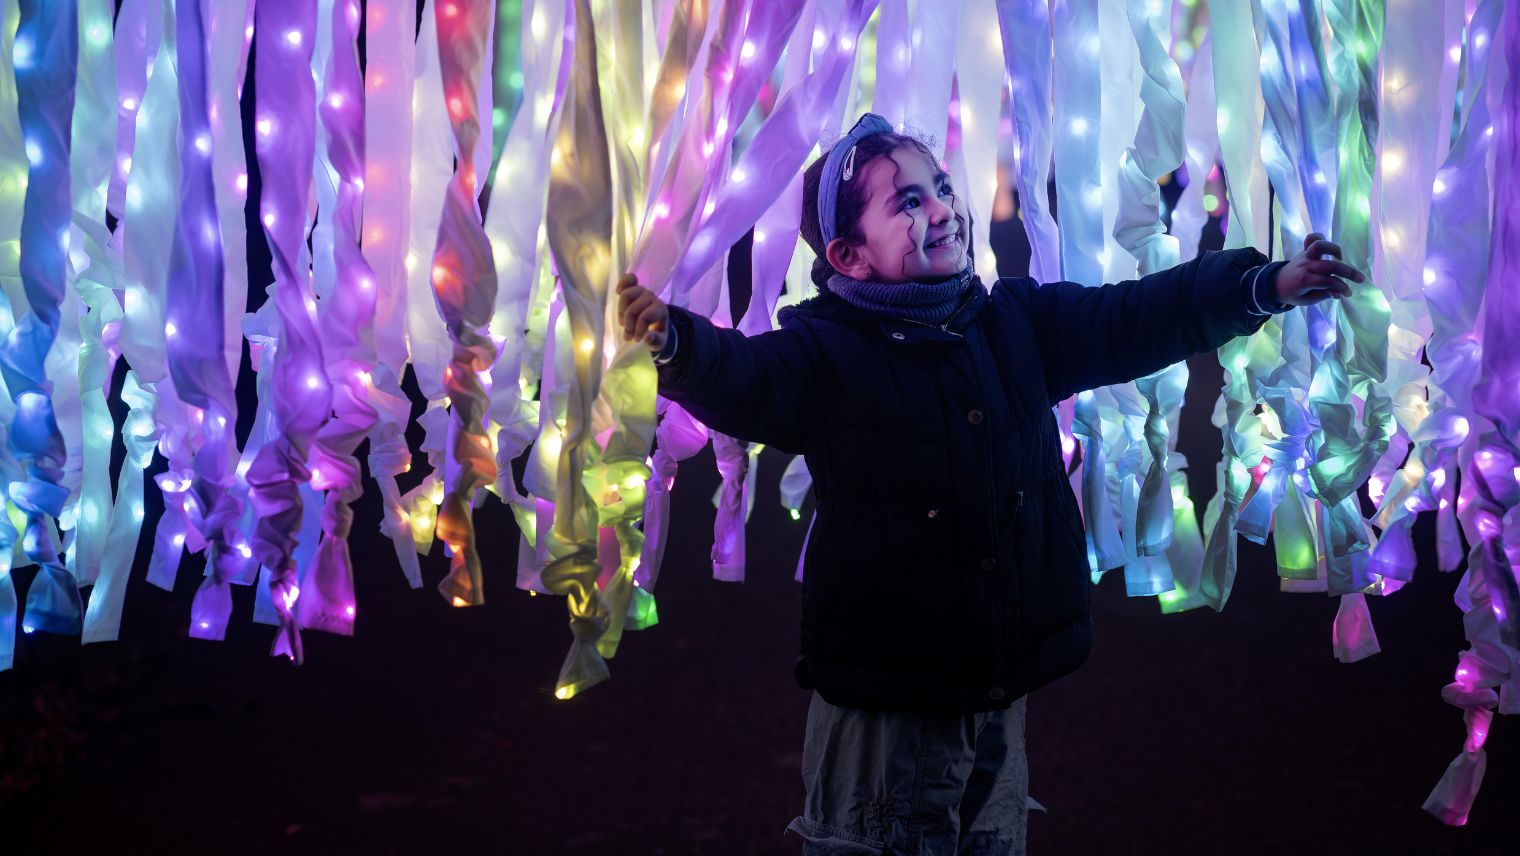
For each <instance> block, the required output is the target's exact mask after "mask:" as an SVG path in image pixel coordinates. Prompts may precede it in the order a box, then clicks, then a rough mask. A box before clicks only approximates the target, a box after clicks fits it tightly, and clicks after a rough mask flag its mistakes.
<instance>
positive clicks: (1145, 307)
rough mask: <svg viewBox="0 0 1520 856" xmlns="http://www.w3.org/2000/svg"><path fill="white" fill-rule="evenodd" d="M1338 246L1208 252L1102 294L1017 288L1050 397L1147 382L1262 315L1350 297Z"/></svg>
mask: <svg viewBox="0 0 1520 856" xmlns="http://www.w3.org/2000/svg"><path fill="white" fill-rule="evenodd" d="M1339 255H1340V248H1339V247H1337V246H1336V245H1334V244H1332V243H1330V242H1329V241H1325V240H1324V239H1323V238H1322V237H1321V236H1319V235H1310V236H1309V238H1308V239H1307V240H1306V241H1305V248H1304V252H1303V253H1302V254H1300V255H1299V256H1297V257H1296V258H1294V259H1293V260H1292V261H1289V262H1276V263H1270V264H1269V263H1268V261H1267V258H1266V256H1264V255H1262V254H1261V253H1260V252H1258V251H1257V250H1255V249H1253V248H1250V247H1245V248H1242V249H1238V250H1225V251H1217V252H1208V253H1204V254H1203V255H1201V256H1199V257H1198V258H1195V259H1193V260H1192V261H1189V262H1186V263H1184V264H1181V265H1178V266H1176V267H1173V268H1170V269H1168V270H1164V271H1158V272H1156V273H1153V274H1150V275H1149V276H1145V277H1142V278H1140V279H1138V280H1130V281H1127V282H1119V283H1114V284H1112V285H1104V286H1102V287H1099V288H1088V287H1086V286H1083V285H1080V284H1077V283H1071V282H1054V283H1048V284H1046V285H1036V284H1035V283H1034V282H1033V280H1027V279H1026V280H1023V281H1022V282H1023V287H1022V289H1020V288H1018V286H1017V285H1016V286H1015V292H1016V293H1017V294H1018V295H1019V296H1021V297H1022V298H1023V299H1024V301H1025V302H1026V305H1027V307H1028V310H1029V313H1030V320H1031V322H1032V326H1033V328H1034V331H1035V335H1036V337H1037V338H1038V340H1039V346H1040V351H1041V353H1042V354H1043V355H1044V358H1045V374H1046V386H1047V389H1048V391H1049V394H1050V396H1051V400H1052V401H1060V400H1062V399H1065V398H1067V397H1068V396H1071V395H1073V394H1075V393H1077V392H1081V391H1082V390H1087V389H1094V388H1096V387H1100V386H1106V385H1109V384H1115V383H1124V382H1126V381H1130V380H1134V379H1135V378H1139V377H1144V376H1146V375H1148V374H1151V373H1152V372H1155V371H1158V370H1160V369H1162V368H1165V367H1166V366H1169V365H1171V364H1173V363H1176V362H1180V361H1182V360H1185V359H1187V358H1188V357H1190V356H1192V355H1193V354H1198V353H1202V352H1204V351H1212V350H1215V349H1217V348H1219V347H1220V346H1221V345H1223V344H1225V343H1226V342H1228V341H1229V340H1231V339H1233V338H1235V337H1236V336H1245V335H1250V334H1251V333H1254V332H1256V330H1257V329H1259V328H1260V327H1261V325H1262V324H1263V323H1265V321H1266V318H1267V316H1268V315H1269V314H1274V313H1277V312H1285V311H1287V310H1288V309H1291V308H1293V307H1294V306H1306V305H1309V304H1312V303H1318V302H1319V301H1321V300H1325V299H1327V298H1331V297H1334V298H1341V297H1345V296H1348V295H1349V294H1350V293H1351V289H1350V286H1348V285H1347V284H1346V283H1345V282H1343V281H1342V279H1341V278H1342V277H1344V278H1346V279H1351V280H1353V281H1356V282H1360V281H1362V280H1363V277H1362V275H1361V274H1360V273H1358V272H1357V271H1356V270H1354V269H1353V268H1351V267H1350V266H1349V265H1346V264H1344V263H1342V262H1340V261H1339V260H1337V259H1333V258H1328V257H1338V256H1339Z"/></svg>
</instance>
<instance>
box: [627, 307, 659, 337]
mask: <svg viewBox="0 0 1520 856" xmlns="http://www.w3.org/2000/svg"><path fill="white" fill-rule="evenodd" d="M664 309H665V307H663V306H654V305H651V306H648V307H645V308H644V309H643V310H642V311H641V312H639V316H638V322H637V323H636V324H634V327H633V332H634V338H636V339H641V340H642V339H644V338H645V335H646V334H647V333H648V332H649V329H650V325H651V324H653V323H654V322H656V321H660V322H663V321H664V319H663V318H662V317H661V314H662V313H663V312H664ZM661 326H662V327H663V326H664V324H663V323H661Z"/></svg>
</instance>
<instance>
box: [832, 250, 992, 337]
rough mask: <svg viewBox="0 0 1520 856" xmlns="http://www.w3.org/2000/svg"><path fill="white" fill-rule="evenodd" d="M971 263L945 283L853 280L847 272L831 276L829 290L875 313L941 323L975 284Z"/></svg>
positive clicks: (948, 317)
mask: <svg viewBox="0 0 1520 856" xmlns="http://www.w3.org/2000/svg"><path fill="white" fill-rule="evenodd" d="M972 276H973V271H972V268H971V265H970V264H967V265H966V269H965V270H963V271H961V272H960V273H959V274H958V275H956V276H953V277H951V278H950V279H947V280H945V281H944V282H936V283H923V282H903V283H894V284H891V285H888V284H887V283H882V282H867V281H861V280H858V279H851V278H850V277H847V276H845V275H843V274H837V273H836V274H834V275H833V276H831V277H829V286H828V290H829V291H831V292H833V293H834V294H837V295H838V296H839V297H840V299H842V300H844V301H845V302H846V303H848V304H850V305H851V306H854V307H856V308H857V309H864V310H865V311H867V312H870V313H872V314H875V315H885V316H888V317H892V318H903V319H906V320H908V321H918V322H920V323H923V324H933V325H935V326H939V325H941V324H944V323H945V322H946V321H948V320H949V319H950V316H951V315H953V314H954V313H955V310H956V309H957V308H958V307H959V306H960V305H961V298H962V297H964V296H965V294H966V288H967V287H968V286H969V285H970V283H971V278H972Z"/></svg>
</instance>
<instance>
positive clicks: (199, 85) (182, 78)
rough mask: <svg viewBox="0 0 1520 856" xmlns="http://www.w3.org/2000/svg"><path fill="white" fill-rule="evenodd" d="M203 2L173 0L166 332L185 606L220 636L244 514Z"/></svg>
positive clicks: (237, 571)
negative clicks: (196, 560)
mask: <svg viewBox="0 0 1520 856" xmlns="http://www.w3.org/2000/svg"><path fill="white" fill-rule="evenodd" d="M203 2H204V0H180V2H179V3H178V4H177V6H176V7H175V18H176V20H175V41H176V43H177V44H178V45H179V48H180V50H179V64H178V71H179V76H178V80H179V113H180V135H181V139H182V143H181V145H180V174H181V181H180V198H179V217H178V220H177V221H176V222H175V227H174V247H173V250H172V252H173V256H172V259H173V261H172V263H171V264H170V267H169V280H168V284H167V289H166V294H167V303H168V313H167V317H166V320H165V324H164V333H165V350H166V351H167V354H168V361H169V374H170V376H171V377H173V378H174V386H175V390H176V392H177V393H178V395H179V398H180V400H181V401H183V402H184V403H186V404H188V405H190V406H191V407H194V408H196V409H197V410H196V411H195V415H194V417H193V420H194V423H195V425H194V426H193V427H195V428H198V429H199V431H200V437H199V441H200V442H199V446H200V448H199V450H198V451H197V452H196V453H195V474H194V476H193V478H192V481H191V485H190V493H189V496H187V497H186V500H187V503H188V504H190V505H191V506H192V507H191V508H189V509H187V510H188V511H189V512H190V519H191V522H192V524H193V525H194V526H195V528H196V530H197V532H198V534H199V535H200V536H201V537H202V538H203V539H205V541H206V543H207V544H208V546H209V547H210V551H209V552H208V553H207V556H206V569H207V573H206V578H205V580H204V581H203V582H202V583H201V586H200V589H199V590H197V591H196V593H195V600H194V602H192V604H191V606H190V635H191V637H193V638H196V639H221V638H222V637H223V636H224V635H225V633H226V629H227V618H228V616H229V615H230V614H231V610H232V593H231V590H230V589H229V588H228V585H229V582H230V580H232V579H235V578H238V577H240V576H241V575H242V573H243V566H244V564H245V563H246V562H247V559H246V558H244V557H243V556H242V555H241V554H240V553H239V552H237V551H235V550H233V549H231V548H230V544H231V543H233V542H235V541H236V540H237V539H238V535H237V534H236V524H237V518H238V516H239V515H240V514H241V513H242V502H241V501H240V500H239V498H238V497H237V496H236V495H234V494H233V493H231V492H230V491H229V490H228V488H229V487H230V485H231V481H232V479H231V472H230V469H231V468H230V466H229V461H230V460H231V459H232V457H233V456H234V455H235V454H236V452H237V447H236V439H235V437H234V430H233V429H234V427H235V425H236V424H237V400H236V395H235V394H234V391H233V387H232V380H231V378H230V377H229V376H228V374H227V363H226V360H225V357H224V356H223V344H224V340H223V335H222V334H223V320H222V314H223V299H222V295H223V291H222V277H223V272H222V244H221V228H220V225H219V223H218V218H217V210H216V186H215V177H214V175H213V172H212V168H211V127H210V122H209V120H208V118H207V114H206V49H205V45H206V28H205V23H204V18H203V13H204V9H203V6H202V3H203ZM180 331H184V335H179V332H180Z"/></svg>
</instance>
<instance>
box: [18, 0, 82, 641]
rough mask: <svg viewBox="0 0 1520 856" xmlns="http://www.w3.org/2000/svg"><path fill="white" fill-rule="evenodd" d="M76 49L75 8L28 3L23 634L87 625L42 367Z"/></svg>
mask: <svg viewBox="0 0 1520 856" xmlns="http://www.w3.org/2000/svg"><path fill="white" fill-rule="evenodd" d="M77 50H78V40H77V37H76V33H75V15H74V4H73V3H53V2H47V0H22V3H21V20H20V23H19V24H18V25H17V28H16V41H15V53H14V63H13V65H14V68H15V74H16V94H17V111H18V113H19V114H20V119H21V133H22V136H23V138H24V139H25V146H26V155H27V159H28V161H29V162H30V169H28V171H27V185H26V201H25V203H24V207H23V214H22V219H21V282H22V285H23V286H24V288H25V290H26V297H27V302H28V303H29V304H30V305H31V311H30V312H28V313H27V314H26V315H24V316H22V317H21V318H20V319H18V320H17V322H16V326H15V327H14V328H12V329H11V331H10V334H9V335H8V336H7V337H6V339H5V341H4V342H3V343H0V372H4V376H5V382H6V385H7V386H8V387H9V388H10V392H11V396H12V397H13V398H14V399H15V401H16V415H15V418H14V420H13V421H12V423H11V425H10V444H11V451H12V453H13V454H14V455H15V457H16V460H17V462H18V463H20V464H21V466H22V467H23V469H24V471H25V475H26V481H24V482H13V483H12V484H11V486H10V495H11V501H12V502H14V503H15V504H16V506H17V507H18V508H20V509H21V510H22V511H23V512H25V514H26V528H25V530H24V531H23V532H22V535H21V547H22V549H23V550H24V551H25V552H26V555H27V558H29V559H31V560H32V561H33V562H36V563H37V567H38V573H37V576H36V577H35V578H34V579H33V580H32V585H31V588H30V590H29V591H28V592H27V596H26V608H25V613H24V617H23V619H22V620H23V627H26V628H30V629H31V630H34V631H36V630H42V631H46V632H49V633H70V634H73V633H79V632H80V630H81V628H82V626H83V617H84V615H83V603H82V601H81V600H80V597H79V587H78V585H77V584H76V582H75V580H74V576H73V574H71V573H69V571H68V570H67V569H66V568H65V567H64V566H63V563H62V561H61V559H60V558H59V555H58V546H57V544H56V543H54V535H53V520H55V519H56V518H57V517H58V514H59V513H60V512H61V511H63V505H64V502H66V501H67V500H68V496H69V491H68V489H67V488H65V487H64V486H63V485H62V483H61V482H62V479H63V469H62V467H63V463H64V460H65V458H66V452H65V450H64V444H63V436H62V435H61V434H60V433H59V432H58V423H57V421H56V420H55V419H54V418H53V403H52V399H51V397H50V392H49V390H50V387H49V385H48V382H47V372H46V369H45V367H44V362H45V361H46V359H47V354H48V349H49V348H51V347H52V345H53V339H54V338H55V337H56V336H57V334H58V324H59V307H60V305H61V304H62V303H63V300H64V297H65V293H66V289H65V283H66V281H67V264H68V262H67V259H66V258H65V256H64V249H63V245H62V244H61V243H60V238H61V237H66V236H67V235H68V227H69V220H70V216H71V212H72V210H73V201H72V200H71V199H70V196H69V186H70V179H69V128H70V126H71V123H72V121H73V117H74V76H75V71H76V64H77V59H76V58H77Z"/></svg>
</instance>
